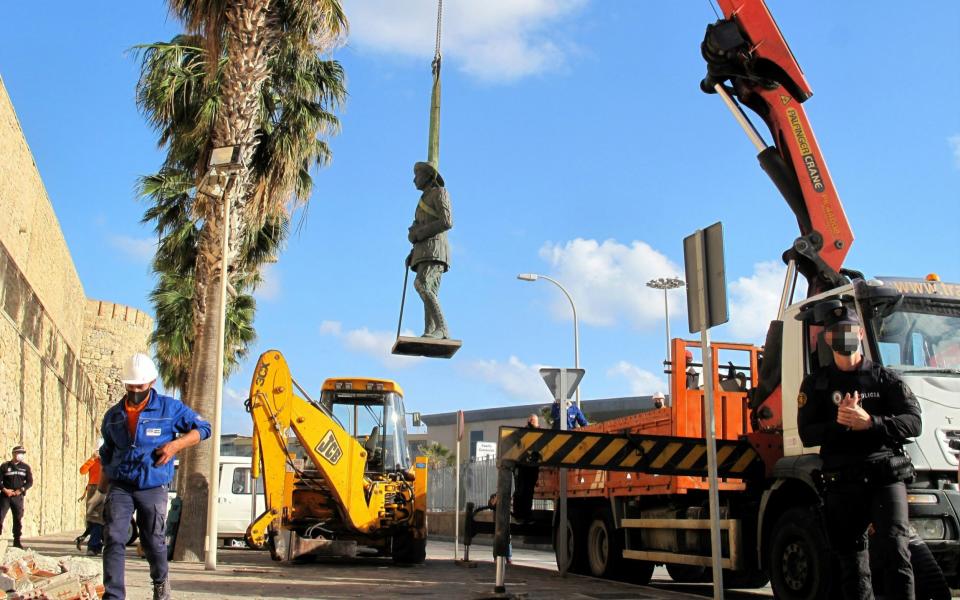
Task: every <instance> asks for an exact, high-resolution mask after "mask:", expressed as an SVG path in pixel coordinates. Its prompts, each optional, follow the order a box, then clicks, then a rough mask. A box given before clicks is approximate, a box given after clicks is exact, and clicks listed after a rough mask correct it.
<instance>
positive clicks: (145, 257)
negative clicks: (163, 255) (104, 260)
mask: <svg viewBox="0 0 960 600" xmlns="http://www.w3.org/2000/svg"><path fill="white" fill-rule="evenodd" d="M110 245H111V246H113V247H114V248H116V249H117V250H119V251H120V252H121V254H122V255H123V256H124V257H125V258H126V259H127V260H130V261H132V262H138V263H144V262H150V261H151V260H153V255H154V254H156V252H157V240H156V239H154V238H135V237H131V236H129V235H113V236H110Z"/></svg>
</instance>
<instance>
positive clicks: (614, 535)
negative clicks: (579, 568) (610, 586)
mask: <svg viewBox="0 0 960 600" xmlns="http://www.w3.org/2000/svg"><path fill="white" fill-rule="evenodd" d="M622 536H623V532H622V531H618V530H617V529H616V527H614V525H613V515H611V514H610V509H609V508H606V507H604V508H599V509H597V511H596V512H594V513H593V519H591V521H590V525H589V526H588V527H587V533H586V554H587V568H588V569H589V570H590V574H591V575H593V576H594V577H605V578H608V579H610V578H613V577H616V576H618V575H619V574H620V572H621V570H622V567H623V541H622Z"/></svg>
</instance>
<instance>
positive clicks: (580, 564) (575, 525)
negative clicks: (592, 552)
mask: <svg viewBox="0 0 960 600" xmlns="http://www.w3.org/2000/svg"><path fill="white" fill-rule="evenodd" d="M566 525H567V571H568V572H570V573H579V574H586V573H587V572H588V571H587V553H586V548H585V546H586V531H584V527H583V524H582V523H581V522H580V520H579V519H575V518H573V517H572V516H568V517H567V523H566ZM559 531H560V530H559V528H558V527H557V526H556V524H554V528H553V554H554V556H556V559H557V568H558V569H559V568H560V535H559Z"/></svg>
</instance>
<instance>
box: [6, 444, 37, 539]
mask: <svg viewBox="0 0 960 600" xmlns="http://www.w3.org/2000/svg"><path fill="white" fill-rule="evenodd" d="M26 456H27V449H26V448H24V447H23V446H14V447H13V460H9V461H7V462H5V463H3V464H2V465H0V484H2V491H3V494H0V534H2V533H3V522H4V521H5V520H6V518H7V511H8V510H11V509H12V511H11V512H13V546H14V548H23V546H21V545H20V534H22V533H23V497H24V496H26V494H27V490H29V489H30V486H32V485H33V472H31V471H30V465H28V464H27V463H25V462H23V459H24V458H26Z"/></svg>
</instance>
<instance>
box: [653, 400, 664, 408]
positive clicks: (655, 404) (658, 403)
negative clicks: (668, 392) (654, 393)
mask: <svg viewBox="0 0 960 600" xmlns="http://www.w3.org/2000/svg"><path fill="white" fill-rule="evenodd" d="M653 407H654V408H663V402H661V401H659V400H657V401H656V402H654V403H653Z"/></svg>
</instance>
